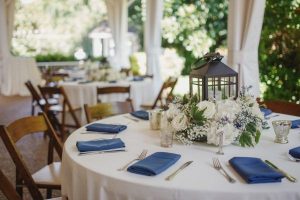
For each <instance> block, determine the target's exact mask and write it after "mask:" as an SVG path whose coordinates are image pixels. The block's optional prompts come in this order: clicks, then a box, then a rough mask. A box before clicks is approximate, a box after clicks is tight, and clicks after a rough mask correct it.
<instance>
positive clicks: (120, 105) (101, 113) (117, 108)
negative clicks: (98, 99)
mask: <svg viewBox="0 0 300 200" xmlns="http://www.w3.org/2000/svg"><path fill="white" fill-rule="evenodd" d="M103 107H105V108H103ZM100 109H103V110H100ZM93 110H94V111H95V110H96V111H98V113H97V112H96V114H93V112H92V111H93ZM84 112H85V116H86V120H87V123H91V122H92V121H93V120H94V119H96V120H99V119H103V118H105V117H110V116H114V115H118V114H125V113H130V112H133V109H132V105H131V103H130V102H129V101H122V102H110V103H98V104H96V105H93V106H88V105H87V104H84Z"/></svg>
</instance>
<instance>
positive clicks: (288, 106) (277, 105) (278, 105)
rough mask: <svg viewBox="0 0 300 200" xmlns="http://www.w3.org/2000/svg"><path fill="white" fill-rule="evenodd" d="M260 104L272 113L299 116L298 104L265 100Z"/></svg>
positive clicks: (299, 108)
mask: <svg viewBox="0 0 300 200" xmlns="http://www.w3.org/2000/svg"><path fill="white" fill-rule="evenodd" d="M260 104H263V105H265V106H266V107H267V108H269V109H271V110H272V111H273V112H277V113H282V114H288V115H295V116H300V104H296V103H292V102H287V101H280V100H266V101H263V102H261V103H260Z"/></svg>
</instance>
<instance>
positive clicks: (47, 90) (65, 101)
mask: <svg viewBox="0 0 300 200" xmlns="http://www.w3.org/2000/svg"><path fill="white" fill-rule="evenodd" d="M38 88H39V90H40V92H41V94H42V95H43V98H44V99H45V101H46V108H45V112H46V113H47V114H48V112H49V111H51V113H53V112H55V111H54V110H51V106H52V105H51V104H49V102H48V98H51V97H52V96H53V95H60V96H62V110H57V111H56V112H61V114H62V117H61V123H59V122H58V120H57V122H56V123H59V124H58V126H59V127H60V132H61V134H62V139H63V141H64V140H65V139H66V127H70V128H80V127H81V124H80V122H79V120H78V118H77V116H76V115H75V110H74V109H73V107H72V105H71V103H70V100H69V98H68V96H67V94H66V92H65V90H64V88H63V87H49V86H44V87H42V86H40V85H39V86H38ZM67 111H68V112H69V113H70V114H71V117H72V119H73V121H74V123H75V124H66V114H67Z"/></svg>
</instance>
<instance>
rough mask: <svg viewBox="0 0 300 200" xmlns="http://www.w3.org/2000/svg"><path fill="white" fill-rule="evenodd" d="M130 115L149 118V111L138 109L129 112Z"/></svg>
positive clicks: (144, 118)
mask: <svg viewBox="0 0 300 200" xmlns="http://www.w3.org/2000/svg"><path fill="white" fill-rule="evenodd" d="M130 114H131V115H132V116H134V117H137V118H139V119H143V120H149V113H148V112H147V111H145V110H138V111H134V112H131V113H130Z"/></svg>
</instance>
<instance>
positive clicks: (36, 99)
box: [25, 80, 58, 115]
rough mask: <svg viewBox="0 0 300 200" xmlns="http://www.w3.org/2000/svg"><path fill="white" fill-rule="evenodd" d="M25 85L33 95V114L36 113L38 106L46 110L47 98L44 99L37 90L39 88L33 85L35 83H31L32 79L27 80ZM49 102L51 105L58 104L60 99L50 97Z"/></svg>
mask: <svg viewBox="0 0 300 200" xmlns="http://www.w3.org/2000/svg"><path fill="white" fill-rule="evenodd" d="M25 86H26V87H27V89H28V90H29V92H30V94H31V97H32V102H31V115H34V114H35V107H36V106H38V107H39V108H40V109H41V111H43V112H44V111H45V110H44V108H45V105H46V101H45V99H43V98H42V97H41V96H40V95H39V93H38V92H37V90H36V89H35V87H34V86H33V84H32V83H31V81H29V80H28V81H26V82H25ZM48 103H49V104H50V105H57V104H58V100H57V99H56V98H49V99H48Z"/></svg>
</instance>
